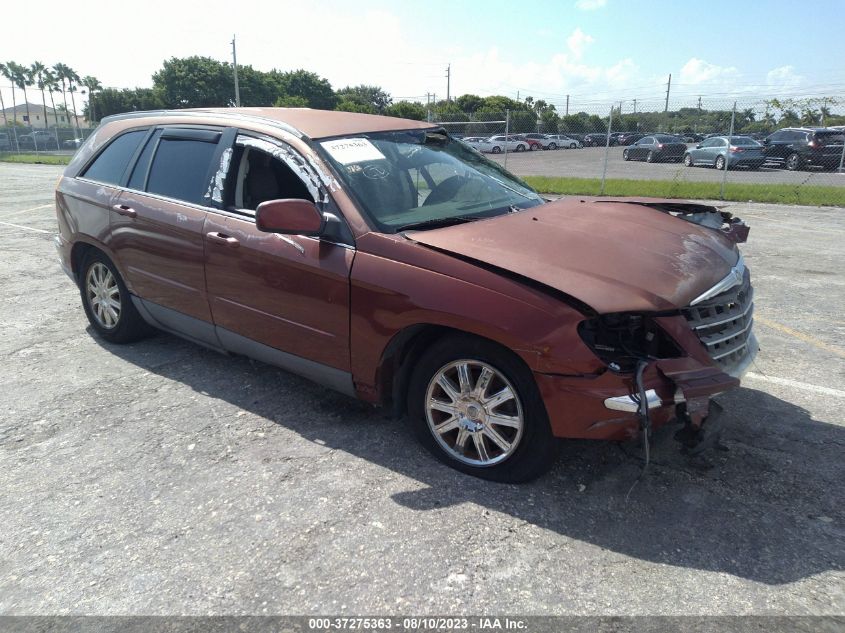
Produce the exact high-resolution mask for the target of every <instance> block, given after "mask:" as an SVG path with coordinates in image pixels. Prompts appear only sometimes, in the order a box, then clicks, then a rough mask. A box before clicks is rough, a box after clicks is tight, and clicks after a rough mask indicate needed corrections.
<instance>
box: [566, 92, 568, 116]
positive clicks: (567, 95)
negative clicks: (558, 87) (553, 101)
mask: <svg viewBox="0 0 845 633" xmlns="http://www.w3.org/2000/svg"><path fill="white" fill-rule="evenodd" d="M566 116H569V95H566Z"/></svg>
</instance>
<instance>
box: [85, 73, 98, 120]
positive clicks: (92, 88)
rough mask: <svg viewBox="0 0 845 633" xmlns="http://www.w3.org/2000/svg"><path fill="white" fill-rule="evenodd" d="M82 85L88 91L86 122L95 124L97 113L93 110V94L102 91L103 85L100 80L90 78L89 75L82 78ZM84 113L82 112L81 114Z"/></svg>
mask: <svg viewBox="0 0 845 633" xmlns="http://www.w3.org/2000/svg"><path fill="white" fill-rule="evenodd" d="M81 83H82V85H83V86H85V87H86V88H87V89H88V110H89V112H88V113H87V116H88V120H89V121H91V123H95V122H96V121H97V116H96V115H97V112H96V109H95V108H94V93H96V92H99V91H100V90H102V89H103V84H101V83H100V80H99V79H97V78H96V77H92V76H91V75H86V76H85V77H83V78H82V82H81ZM84 112H85V111H84V110H83V113H84Z"/></svg>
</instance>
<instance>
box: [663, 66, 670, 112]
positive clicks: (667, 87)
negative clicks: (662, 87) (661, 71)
mask: <svg viewBox="0 0 845 633" xmlns="http://www.w3.org/2000/svg"><path fill="white" fill-rule="evenodd" d="M671 88H672V73H669V81H668V82H666V105H665V106H664V108H663V111H664V112H669V90H670V89H671Z"/></svg>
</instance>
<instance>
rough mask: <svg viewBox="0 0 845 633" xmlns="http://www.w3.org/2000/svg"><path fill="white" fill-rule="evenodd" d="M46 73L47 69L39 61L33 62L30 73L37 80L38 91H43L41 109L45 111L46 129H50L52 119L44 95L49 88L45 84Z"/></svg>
mask: <svg viewBox="0 0 845 633" xmlns="http://www.w3.org/2000/svg"><path fill="white" fill-rule="evenodd" d="M46 71H47V67H46V66H45V65H44V64H42V63H41V62H38V61H35V62H32V65H31V66H30V67H29V72H30V73H31V75H32V78H33V79H34V80H35V85H36V86H38V89H39V90H40V91H41V107H42V108H43V109H44V127H45V128H46V127H48V126H49V123H50V119H49V118H47V97H46V96H45V95H44V90H45V89H46V88H47V83H46V82H45V77H44V73H45V72H46Z"/></svg>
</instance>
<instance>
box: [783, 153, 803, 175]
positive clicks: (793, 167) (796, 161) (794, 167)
mask: <svg viewBox="0 0 845 633" xmlns="http://www.w3.org/2000/svg"><path fill="white" fill-rule="evenodd" d="M786 168H787V169H788V170H789V171H798V170H799V169H801V157H800V156H799V155H798V154H795V153H792V154H790V155H789V156H788V157H787V159H786Z"/></svg>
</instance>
